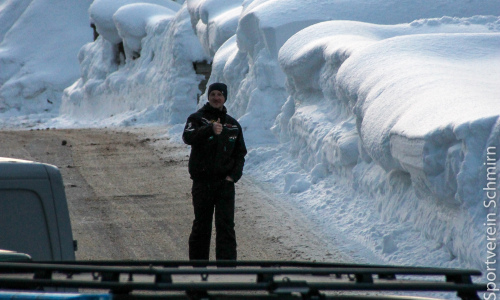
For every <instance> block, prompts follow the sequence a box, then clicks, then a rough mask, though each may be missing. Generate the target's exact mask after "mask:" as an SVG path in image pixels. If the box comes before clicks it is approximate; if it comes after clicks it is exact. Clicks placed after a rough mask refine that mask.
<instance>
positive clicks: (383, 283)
mask: <svg viewBox="0 0 500 300" xmlns="http://www.w3.org/2000/svg"><path fill="white" fill-rule="evenodd" d="M480 275H481V273H480V272H479V271H475V270H459V269H443V268H424V267H400V266H374V265H357V264H335V263H308V262H279V261H238V262H234V261H222V262H220V261H219V262H206V261H88V262H87V261H85V262H82V261H76V262H46V263H44V262H28V263H26V262H24V263H11V262H5V263H0V289H4V290H5V289H15V290H23V291H25V290H46V289H54V288H62V289H78V291H79V292H83V293H86V292H88V291H92V292H94V293H95V292H96V291H98V292H103V291H104V292H106V293H110V294H112V297H113V298H114V299H146V298H147V299H165V298H176V299H222V298H224V299H249V298H253V299H256V298H259V299H262V298H277V299H424V298H422V297H416V296H415V294H416V293H415V292H424V293H425V294H429V293H431V292H452V293H456V295H457V296H458V297H459V298H461V299H464V300H469V299H479V296H478V292H481V291H486V285H485V284H477V283H473V281H472V276H480ZM405 294H406V295H405ZM425 299H428V298H425Z"/></svg>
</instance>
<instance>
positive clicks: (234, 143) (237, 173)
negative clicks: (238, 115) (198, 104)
mask: <svg viewBox="0 0 500 300" xmlns="http://www.w3.org/2000/svg"><path fill="white" fill-rule="evenodd" d="M218 119H220V123H221V124H223V129H222V132H221V134H220V135H216V134H215V133H214V132H213V129H212V126H213V123H214V122H216V121H217V120H218ZM182 139H183V141H184V143H186V144H188V145H191V155H190V156H189V166H188V168H189V174H190V175H191V179H193V180H219V179H224V178H226V176H230V177H231V178H232V179H233V180H234V182H237V181H238V180H239V179H240V178H241V175H242V174H243V165H244V164H245V155H246V154H247V149H246V146H245V141H244V139H243V131H242V130H241V126H240V124H239V123H238V121H236V120H235V119H234V118H232V117H231V116H229V115H228V114H227V110H226V107H223V109H222V111H220V110H218V109H216V108H213V107H212V106H210V104H209V103H207V104H205V105H204V106H203V107H202V108H201V109H199V110H198V111H197V112H195V113H194V114H192V115H190V116H189V117H188V119H187V122H186V126H185V127H184V133H183V134H182Z"/></svg>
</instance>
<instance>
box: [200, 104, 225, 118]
mask: <svg viewBox="0 0 500 300" xmlns="http://www.w3.org/2000/svg"><path fill="white" fill-rule="evenodd" d="M200 110H201V111H204V112H208V113H211V114H214V115H217V116H220V115H225V114H227V109H226V106H223V107H222V110H218V109H217V108H213V107H212V105H210V103H208V102H207V103H205V105H203V107H202V108H201V109H200Z"/></svg>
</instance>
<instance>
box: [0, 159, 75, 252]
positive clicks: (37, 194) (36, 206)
mask: <svg viewBox="0 0 500 300" xmlns="http://www.w3.org/2000/svg"><path fill="white" fill-rule="evenodd" d="M0 249H5V250H12V251H17V252H21V253H26V254H29V255H30V256H31V257H32V259H33V260H34V261H61V260H65V261H71V260H75V252H74V251H75V249H74V244H73V234H72V231H71V222H70V217H69V211H68V206H67V201H66V194H65V192H64V185H63V181H62V177H61V173H60V172H59V169H57V167H55V166H52V165H48V164H42V163H36V162H30V161H22V160H11V159H6V158H0Z"/></svg>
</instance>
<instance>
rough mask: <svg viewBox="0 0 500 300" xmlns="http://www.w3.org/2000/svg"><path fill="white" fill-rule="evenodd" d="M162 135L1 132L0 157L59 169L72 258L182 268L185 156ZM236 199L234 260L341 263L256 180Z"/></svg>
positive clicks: (186, 223) (188, 209) (187, 208)
mask: <svg viewBox="0 0 500 300" xmlns="http://www.w3.org/2000/svg"><path fill="white" fill-rule="evenodd" d="M161 130H162V129H161V128H149V127H148V128H135V129H132V128H131V129H77V130H54V129H52V130H31V131H26V130H25V131H0V139H1V141H2V142H1V143H0V156H4V157H13V158H20V159H28V160H33V161H38V162H44V163H49V164H52V165H55V166H57V167H58V168H59V169H60V170H61V173H62V176H63V181H64V185H65V190H66V195H67V200H68V207H69V210H70V217H71V223H72V228H73V237H74V239H76V240H78V251H77V252H76V256H77V259H79V260H98V259H159V260H187V259H188V256H187V253H188V252H187V239H188V236H189V232H190V229H191V224H192V219H193V211H192V205H191V190H190V189H191V180H190V179H189V175H188V172H187V159H188V157H187V155H188V154H189V152H188V148H187V147H186V146H184V145H175V144H172V143H168V142H166V138H154V137H155V136H161V135H159V134H158V133H159V132H160V131H161ZM236 191H237V195H236V217H235V222H236V236H237V240H238V258H239V259H240V260H302V261H314V260H316V261H336V262H342V261H345V259H344V257H343V256H342V255H341V254H340V253H339V251H337V250H336V248H335V245H332V241H330V242H327V241H325V240H324V239H323V238H321V237H320V236H318V235H317V234H315V233H314V229H312V228H314V226H313V225H311V224H310V222H309V221H308V220H307V219H306V218H305V217H304V216H303V215H302V214H301V212H300V211H298V210H297V209H296V208H294V207H292V206H290V205H289V204H287V203H286V202H285V201H283V200H279V199H275V198H273V197H272V196H270V195H271V194H270V193H266V192H265V191H264V190H263V188H262V187H259V186H258V185H255V184H254V183H253V181H252V178H249V177H248V176H245V175H244V176H243V178H242V179H241V180H240V182H238V183H237V185H236ZM213 240H214V239H213ZM213 249H214V248H213V245H212V251H211V257H212V258H213V256H214V255H213Z"/></svg>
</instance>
